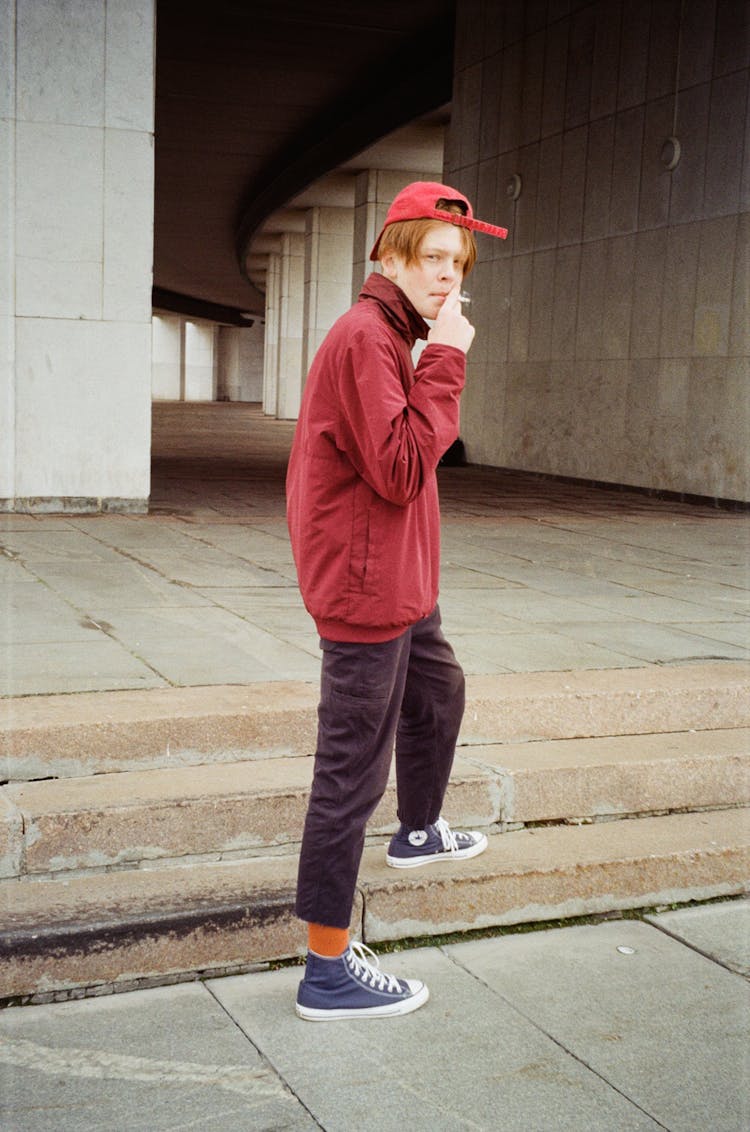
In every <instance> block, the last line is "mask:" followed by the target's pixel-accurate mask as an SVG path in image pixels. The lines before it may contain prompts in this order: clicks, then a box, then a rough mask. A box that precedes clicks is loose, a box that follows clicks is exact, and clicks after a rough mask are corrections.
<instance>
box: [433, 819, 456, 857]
mask: <svg viewBox="0 0 750 1132" xmlns="http://www.w3.org/2000/svg"><path fill="white" fill-rule="evenodd" d="M432 828H433V829H434V830H435V832H436V833H439V834H440V838H441V840H442V842H443V849H445V851H446V853H456V852H457V851H458V839H457V838H456V835H455V833H454V832H453V830H452V829H451V827H450V826H449V825H448V822H447V821H446V820H445V818H438V820H437V821H436V822H435V824H434V825H433V827H432Z"/></svg>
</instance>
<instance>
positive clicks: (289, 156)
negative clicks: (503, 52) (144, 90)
mask: <svg viewBox="0 0 750 1132" xmlns="http://www.w3.org/2000/svg"><path fill="white" fill-rule="evenodd" d="M454 9H455V0H409V2H408V3H404V2H403V0H378V2H377V3H361V2H358V0H317V2H316V3H312V2H310V0H276V2H274V3H268V4H265V3H264V4H258V3H254V2H252V0H250V2H242V0H213V3H212V4H211V5H210V6H209V5H206V4H205V3H204V2H200V3H197V2H192V0H158V5H157V47H156V185H155V236H154V243H155V246H154V302H155V305H157V306H159V307H161V308H166V309H173V310H183V311H184V312H185V313H192V314H198V313H200V312H201V310H203V313H205V314H206V315H207V316H210V315H211V313H212V312H213V313H214V315H215V316H216V317H220V316H221V315H222V313H223V314H224V317H225V320H226V321H231V320H232V318H233V317H234V318H236V319H238V320H240V321H241V317H240V314H239V312H247V313H249V314H255V315H258V314H262V313H263V310H264V296H263V293H262V286H263V280H264V268H265V257H266V256H267V253H268V251H269V250H272V248H273V247H274V246H275V242H276V241H277V240H278V233H279V232H281V231H284V230H288V229H291V230H299V225H300V224H302V223H303V222H304V221H303V212H302V210H303V209H305V208H308V207H310V206H311V205H313V204H352V203H353V199H354V187H353V182H354V177H355V175H356V172H357V171H358V170H360V169H365V168H369V167H377V168H385V169H406V170H414V171H421V170H425V169H431V170H434V172H435V173H439V172H440V169H441V167H442V145H443V134H444V127H445V123H446V121H447V118H448V114H449V101H450V95H451V83H452V53H453V25H454V19H455V11H454Z"/></svg>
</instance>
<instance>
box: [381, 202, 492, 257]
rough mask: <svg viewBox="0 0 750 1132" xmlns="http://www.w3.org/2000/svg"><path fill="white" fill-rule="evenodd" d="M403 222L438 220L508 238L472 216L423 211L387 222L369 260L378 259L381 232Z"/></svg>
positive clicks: (439, 211)
mask: <svg viewBox="0 0 750 1132" xmlns="http://www.w3.org/2000/svg"><path fill="white" fill-rule="evenodd" d="M426 213H427V215H426ZM404 220H440V221H442V222H443V223H444V224H453V225H455V226H456V227H458V228H469V229H471V231H472V232H481V233H483V235H485V236H495V237H496V238H497V239H498V240H507V238H508V229H507V228H501V227H500V225H499V224H488V222H487V221H486V220H476V219H475V218H474V217H473V216H463V215H462V214H461V213H458V212H443V210H442V209H439V208H433V209H429V210H428V209H424V210H422V211H421V212H420V214H419V216H402V217H399V219H398V220H389V221H388V223H387V224H384V225H383V228H382V229H381V231H380V234H379V236H378V238H377V240H376V241H375V243H374V245H373V248H372V251H371V252H370V259H372V260H375V259H377V258H378V249H379V248H380V241H381V240H382V238H383V232H385V230H386V228H388V227H390V225H391V224H397V223H400V222H401V221H404Z"/></svg>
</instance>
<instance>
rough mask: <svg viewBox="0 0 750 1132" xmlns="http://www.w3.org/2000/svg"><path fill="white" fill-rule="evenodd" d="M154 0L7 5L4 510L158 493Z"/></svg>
mask: <svg viewBox="0 0 750 1132" xmlns="http://www.w3.org/2000/svg"><path fill="white" fill-rule="evenodd" d="M154 18H155V16H154V0H128V2H127V3H123V4H109V5H108V4H107V3H106V0H34V2H33V3H31V2H28V0H27V2H23V0H2V2H0V170H2V172H0V216H2V220H1V221H0V413H1V414H2V420H1V421H0V425H1V426H2V435H3V443H2V445H1V446H0V447H2V458H0V508H2V509H4V510H13V509H17V510H39V511H57V510H63V511H64V510H66V509H71V508H75V509H76V510H98V509H103V508H104V509H122V510H143V509H145V507H146V502H147V499H148V494H149V470H150V406H151V263H152V258H153V257H152V243H153V100H154V73H153V55H154Z"/></svg>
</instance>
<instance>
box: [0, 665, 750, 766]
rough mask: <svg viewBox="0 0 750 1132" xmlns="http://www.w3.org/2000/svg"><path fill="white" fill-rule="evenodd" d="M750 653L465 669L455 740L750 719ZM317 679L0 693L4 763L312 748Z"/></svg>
mask: <svg viewBox="0 0 750 1132" xmlns="http://www.w3.org/2000/svg"><path fill="white" fill-rule="evenodd" d="M749 693H750V665H747V664H744V663H741V662H737V663H720V662H717V663H707V664H695V665H683V666H673V667H667V666H657V665H654V666H649V667H646V668H630V669H613V670H590V671H583V672H530V673H506V674H501V675H495V676H476V675H475V676H470V677H469V678H468V680H467V707H466V714H465V716H464V723H463V728H462V732H461V736H460V743H461V744H468V745H475V744H483V743H496V742H507V743H510V742H516V741H524V740H526V739H558V738H570V737H574V736H578V737H587V736H597V735H617V734H647V733H649V732H658V731H684V730H689V729H691V728H695V729H697V730H705V729H712V728H725V727H740V726H750V694H749ZM317 702H318V688H317V685H316V684H308V683H304V682H301V681H278V682H272V683H264V684H248V685H244V686H241V687H235V686H229V687H224V686H216V687H182V688H158V689H148V690H139V691H120V692H101V693H85V692H84V693H79V694H76V695H68V696H33V697H20V698H17V699H8V700H6V702H5V705H4V708H5V710H4V715H3V719H2V721H0V763H4V764H5V766H6V767H7V773H6V777H8V778H11V779H15V780H24V779H28V778H46V777H49V776H73V775H88V774H94V773H102V772H107V771H112V770H128V769H145V768H147V767H170V766H180V765H188V764H195V763H201V762H206V761H208V760H210V761H212V762H217V761H230V762H232V761H239V760H242V759H248V758H252V757H255V756H256V755H298V754H310V753H311V752H312V751H313V750H314V748H315V733H316V707H317Z"/></svg>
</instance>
